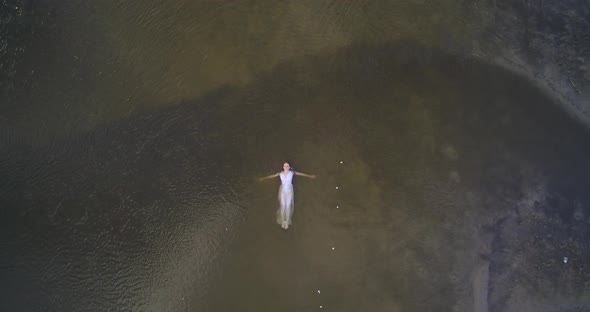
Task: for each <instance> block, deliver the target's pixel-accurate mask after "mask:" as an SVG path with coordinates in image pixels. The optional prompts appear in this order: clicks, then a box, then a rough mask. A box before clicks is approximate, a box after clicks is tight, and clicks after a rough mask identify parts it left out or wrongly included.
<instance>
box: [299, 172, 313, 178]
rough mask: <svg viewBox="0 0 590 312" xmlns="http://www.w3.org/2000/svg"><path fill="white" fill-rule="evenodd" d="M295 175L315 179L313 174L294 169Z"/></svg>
mask: <svg viewBox="0 0 590 312" xmlns="http://www.w3.org/2000/svg"><path fill="white" fill-rule="evenodd" d="M295 175H298V176H302V177H306V178H312V179H315V174H305V173H303V172H299V171H295Z"/></svg>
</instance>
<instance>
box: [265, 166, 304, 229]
mask: <svg viewBox="0 0 590 312" xmlns="http://www.w3.org/2000/svg"><path fill="white" fill-rule="evenodd" d="M293 175H298V176H302V177H307V178H312V179H315V175H313V174H312V175H310V174H305V173H302V172H297V171H293V170H291V166H290V165H289V163H288V162H285V163H284V164H283V171H282V172H279V173H275V174H271V175H269V176H266V177H262V178H259V179H258V181H260V182H262V181H264V180H266V179H271V178H276V177H281V187H280V188H279V202H280V203H281V207H280V208H279V210H278V211H277V223H278V224H280V225H281V227H282V228H283V229H285V230H286V229H288V228H289V225H290V224H291V216H293V208H294V207H293V206H294V202H295V201H294V196H295V194H294V193H293V183H292V181H293Z"/></svg>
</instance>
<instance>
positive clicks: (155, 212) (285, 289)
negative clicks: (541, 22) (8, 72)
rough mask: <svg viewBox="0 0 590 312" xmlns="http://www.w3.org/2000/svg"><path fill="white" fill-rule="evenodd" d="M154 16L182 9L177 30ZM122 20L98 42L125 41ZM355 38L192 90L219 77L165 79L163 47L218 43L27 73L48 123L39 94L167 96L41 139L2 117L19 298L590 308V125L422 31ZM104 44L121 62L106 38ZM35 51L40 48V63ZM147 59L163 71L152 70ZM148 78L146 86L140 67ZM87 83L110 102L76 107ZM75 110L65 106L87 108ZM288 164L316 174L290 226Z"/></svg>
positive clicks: (186, 21)
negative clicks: (420, 38) (392, 38)
mask: <svg viewBox="0 0 590 312" xmlns="http://www.w3.org/2000/svg"><path fill="white" fill-rule="evenodd" d="M227 6H228V7H231V6H232V5H231V4H228V5H227ZM115 7H116V5H115ZM95 8H96V7H93V5H92V4H88V5H87V6H83V5H81V7H79V8H78V7H76V10H81V11H84V10H88V11H93V10H94V9H95ZM150 8H152V7H151V6H149V5H146V7H145V8H144V10H143V11H142V12H144V13H143V14H140V15H139V16H137V17H136V19H135V20H133V22H132V23H131V24H133V25H144V26H145V27H146V29H147V30H157V31H160V32H163V33H166V32H170V33H173V34H177V32H174V29H175V27H180V26H179V25H185V26H187V27H189V26H191V25H192V27H193V28H190V27H189V29H193V31H195V32H199V31H200V30H199V29H202V27H206V26H207V25H211V24H206V23H205V24H198V23H196V24H192V23H190V19H191V17H192V15H190V14H187V15H186V16H183V15H180V17H179V15H178V12H179V11H183V10H184V9H186V8H184V7H182V6H171V7H169V8H168V10H169V12H168V11H166V10H164V11H158V9H154V11H152V10H151V9H150ZM67 9H68V8H67V7H64V8H60V10H56V11H55V12H54V13H55V14H56V17H55V18H56V19H59V18H65V17H64V16H65V15H64V14H65V13H64V12H68V10H67ZM120 9H121V10H122V11H124V10H135V9H134V8H133V7H126V6H123V7H120ZM300 9H303V8H300ZM138 10H139V9H138ZM224 10H226V7H219V6H212V7H211V8H210V11H205V12H204V13H203V16H205V17H211V18H212V19H214V20H217V19H218V18H219V19H222V17H223V14H224V13H223V12H228V11H224ZM252 10H253V9H252ZM268 10H272V8H270V9H268ZM326 10H330V9H326ZM188 11H189V12H190V10H188ZM52 12H53V11H52ZM214 12H218V14H217V15H216V14H214ZM60 14H62V15H60ZM121 14H122V15H121V16H124V14H123V13H121ZM228 14H229V13H228ZM235 14H238V13H235ZM240 14H245V13H243V12H242V13H240ZM252 14H253V13H252ZM342 14H348V13H346V12H343V13H342ZM350 14H352V13H350ZM153 15H156V16H160V17H162V16H164V17H167V19H164V20H165V21H169V22H170V23H172V25H174V26H170V27H171V28H165V27H164V28H160V27H158V26H160V25H161V24H159V23H156V22H155V20H154V17H152V16H153ZM60 16H61V17H60ZM114 16H115V17H113V19H114V20H115V21H117V16H118V15H114ZM240 16H241V15H240ZM119 17H120V16H119ZM176 17H179V18H176ZM78 18H79V19H82V18H81V17H75V19H78ZM203 18H204V17H201V18H200V19H199V20H202V19H203ZM266 18H272V16H266ZM253 20H258V18H256V17H253ZM119 22H121V23H123V21H119ZM75 23H82V22H81V21H77V22H75ZM86 23H87V24H82V25H89V26H88V27H89V29H92V30H96V29H100V28H97V27H98V25H102V26H104V27H113V25H118V24H116V23H113V24H109V23H106V22H105V21H103V20H100V19H89V20H88V21H87V22H86ZM123 24H124V23H123ZM248 25H250V24H248ZM253 25H256V23H253ZM304 26H305V24H304V25H303V26H301V27H304ZM228 27H229V26H228ZM251 27H255V26H251ZM232 29H233V28H232ZM133 31H137V32H138V37H137V38H134V39H135V40H136V41H142V42H143V41H145V42H144V43H145V44H147V43H148V42H149V41H150V40H149V39H150V35H149V33H150V32H149V31H145V32H144V31H143V30H141V29H139V28H138V29H135V30H134V29H125V30H122V32H129V33H133ZM220 31H221V32H223V30H220ZM284 31H285V32H286V33H290V32H291V30H289V29H287V30H284ZM67 32H68V34H69V35H74V34H83V33H85V32H84V30H79V29H68V30H67ZM49 33H50V34H54V35H55V34H57V33H54V32H51V31H49ZM187 33H189V34H190V33H191V32H190V31H187ZM303 33H305V32H303ZM108 34H109V32H105V33H102V34H101V35H100V36H98V37H95V39H96V40H106V39H105V38H109V39H112V40H116V39H117V38H115V39H113V38H110V37H108ZM101 36H104V37H101ZM115 37H116V35H115ZM52 38H53V37H51V36H49V38H47V39H46V40H48V42H49V41H50V39H52ZM124 38H133V36H131V35H130V36H128V37H124ZM156 38H160V39H161V38H162V37H160V36H156ZM265 38H266V37H265ZM312 39H313V38H312ZM312 39H310V40H312ZM187 40H188V39H187ZM211 40H213V39H211ZM216 40H219V42H220V44H221V43H222V42H223V43H224V44H227V42H228V41H225V40H222V39H216ZM136 41H131V42H128V43H127V44H129V47H127V48H126V49H125V51H135V50H133V49H132V48H133V46H135V44H136ZM116 42H118V43H117V44H115V46H118V45H122V44H123V43H124V42H123V41H122V40H121V38H119V41H116ZM281 42H283V41H281ZM343 42H344V43H345V44H342V45H343V46H347V47H346V48H341V49H336V48H333V49H327V51H324V52H323V53H318V54H315V55H314V56H305V57H296V58H294V59H292V60H290V61H289V62H283V63H279V62H278V61H277V62H276V64H278V65H276V66H274V67H273V68H272V70H269V71H268V72H265V73H260V72H257V71H256V73H258V74H257V75H254V74H252V75H250V74H251V73H254V72H255V71H248V73H250V74H249V75H248V78H247V79H245V78H243V79H242V78H240V77H238V78H236V79H238V80H240V79H241V80H242V83H241V84H240V85H238V86H234V87H221V88H218V89H215V91H210V92H207V93H206V95H205V96H199V97H197V98H196V99H195V100H187V101H184V102H182V103H180V104H178V103H177V102H176V101H177V100H178V99H179V98H191V97H193V95H195V94H198V93H199V92H201V91H199V92H197V91H195V90H197V89H198V88H201V87H202V88H203V90H209V89H210V88H211V87H212V86H217V85H222V84H223V83H222V81H225V80H226V79H225V78H215V77H212V78H210V79H211V81H215V83H211V84H209V85H207V86H206V87H205V86H197V87H194V88H196V89H194V88H193V87H187V88H188V89H184V90H185V91H186V90H188V91H186V93H182V92H181V93H180V94H182V96H179V97H175V96H174V95H173V93H174V92H175V91H178V90H183V86H185V87H186V86H187V85H188V81H193V80H194V81H199V79H200V78H198V77H196V76H198V75H200V74H201V73H198V72H195V73H194V75H196V76H195V77H193V78H190V79H189V78H186V76H185V77H184V78H183V79H185V78H186V79H187V80H182V79H180V80H176V81H174V80H173V79H172V78H173V77H174V75H172V76H167V75H166V74H165V73H166V72H167V70H168V69H167V68H166V65H167V64H168V65H169V64H171V61H170V60H169V59H167V60H166V61H162V62H160V61H159V60H160V58H159V57H167V58H174V57H173V56H179V57H178V61H177V62H178V64H177V65H176V66H178V67H177V68H181V67H182V65H181V64H182V63H183V62H182V61H187V62H188V63H184V64H185V65H186V66H187V67H186V71H187V72H189V71H191V70H190V68H191V66H197V65H195V64H196V63H198V62H201V63H202V64H209V65H208V66H213V67H215V66H216V65H211V64H215V60H216V59H215V56H214V55H211V56H210V57H212V58H213V59H212V60H211V59H210V60H208V61H207V60H206V59H205V58H202V59H200V60H190V61H189V57H188V54H190V53H189V52H188V51H185V50H182V49H179V50H175V49H176V48H178V47H177V46H175V45H174V44H172V43H170V45H169V46H166V47H165V48H163V49H162V50H159V51H161V52H162V54H149V53H148V54H142V53H141V51H136V52H137V53H138V54H137V55H136V54H133V53H131V52H129V53H130V54H128V55H127V57H126V58H123V57H121V58H116V57H114V58H112V59H113V60H118V61H117V62H118V63H117V62H115V63H112V64H110V63H101V64H102V65H100V66H106V67H107V68H111V69H113V68H116V69H120V70H122V71H124V72H125V73H126V74H128V75H129V76H125V77H118V75H117V73H116V72H112V71H111V72H108V74H107V72H106V71H102V70H100V69H99V68H97V69H96V70H97V71H98V73H101V72H102V74H98V73H96V72H95V71H90V70H88V68H90V67H91V65H89V64H93V63H85V65H84V66H82V67H83V68H85V69H84V70H82V71H76V66H75V64H77V63H75V61H74V63H70V61H67V59H69V58H70V57H72V58H73V59H74V60H76V58H78V59H80V60H81V61H80V62H81V63H80V64H82V63H83V62H85V61H84V59H83V58H81V56H80V55H78V53H76V54H75V55H69V54H67V53H66V51H65V50H64V48H63V47H53V48H52V49H50V52H48V53H55V55H56V58H57V59H61V58H62V57H63V58H64V59H63V60H64V63H59V62H57V63H56V64H47V65H46V66H48V67H51V66H55V68H56V70H58V71H59V70H64V71H68V75H66V76H67V77H69V78H68V79H66V80H65V81H61V82H59V81H54V80H53V79H52V78H53V77H54V76H51V75H47V76H44V74H43V71H42V72H41V73H39V74H32V76H30V77H31V78H30V80H17V81H21V82H22V81H25V82H26V81H28V82H26V83H24V85H21V86H20V88H19V87H15V90H13V91H10V92H8V93H9V94H10V95H11V96H12V100H14V101H17V100H22V99H29V100H30V103H32V104H31V105H32V106H30V107H27V109H28V110H23V109H22V108H19V107H16V106H10V107H9V108H7V109H5V110H4V111H3V112H5V114H4V116H12V115H9V113H11V114H15V118H16V119H17V120H19V121H18V122H15V124H19V123H20V122H21V121H22V120H25V119H26V118H24V117H23V116H25V113H23V112H24V111H27V112H28V111H30V112H31V113H32V115H31V117H27V118H30V122H32V123H36V122H38V121H39V116H43V114H45V113H46V112H47V111H48V110H51V107H55V104H51V105H49V106H48V107H46V108H42V107H41V106H42V101H40V99H41V98H43V97H44V95H48V96H49V101H50V102H56V101H62V102H63V103H64V104H63V105H66V106H68V105H69V106H68V107H71V108H72V111H73V113H72V112H70V113H72V114H73V115H72V116H76V114H78V113H79V114H81V115H83V116H85V117H83V118H88V116H90V115H91V113H89V111H88V110H92V109H105V110H107V111H109V113H105V114H106V115H109V114H111V115H112V116H120V115H121V112H117V110H119V109H121V110H123V109H125V110H128V109H129V108H130V107H132V106H133V105H128V104H124V105H123V104H121V106H118V105H119V104H120V103H122V102H124V97H126V96H129V95H128V94H132V95H133V96H137V97H135V98H133V99H132V101H136V103H143V101H144V100H145V101H146V102H147V103H148V104H145V105H148V106H149V105H151V106H159V105H162V106H164V105H166V107H164V108H160V109H154V110H153V111H152V112H150V113H145V112H143V113H134V114H133V113H131V114H129V116H128V117H126V118H121V119H119V120H116V121H111V122H109V123H101V124H100V125H98V126H93V127H89V128H92V129H91V130H89V131H87V132H83V133H82V134H76V133H72V134H71V135H70V136H69V137H67V138H63V139H61V140H57V141H52V143H47V144H44V145H42V146H40V147H34V148H33V147H23V145H26V144H22V142H20V141H18V140H15V139H14V138H15V137H18V136H19V135H20V132H19V131H22V132H27V131H28V130H26V129H24V130H23V129H20V128H18V129H14V128H10V129H11V130H10V131H11V132H5V133H4V135H5V140H4V141H3V142H2V143H3V145H2V154H1V156H0V176H1V177H2V179H1V180H0V185H1V187H0V194H1V196H0V206H1V207H3V217H2V221H3V223H2V225H1V226H0V228H1V230H0V231H1V232H0V237H2V238H1V240H0V244H1V249H0V250H1V251H2V255H1V258H0V259H1V260H0V261H1V262H0V274H1V280H2V281H3V283H4V286H6V287H4V289H5V290H4V291H3V293H2V300H0V302H1V303H0V304H1V307H2V310H7V311H12V310H37V309H42V310H46V309H49V310H64V311H68V310H85V309H87V310H108V309H117V310H150V311H177V310H180V311H183V310H187V311H193V310H204V311H267V310H279V311H312V310H314V311H319V310H329V311H477V312H481V311H539V310H548V309H549V310H550V309H554V308H555V309H557V308H556V307H559V308H564V309H575V308H580V309H582V308H583V307H584V306H583V304H584V303H585V302H584V301H583V300H584V299H583V296H584V295H585V294H586V288H585V287H586V285H587V283H588V281H589V280H590V276H588V273H587V272H589V270H588V269H589V268H588V263H590V251H589V249H588V241H587V237H590V236H589V235H590V233H589V232H588V231H589V230H588V229H589V228H590V227H588V223H589V222H590V218H589V215H590V211H589V209H588V207H589V204H590V195H588V193H587V191H586V189H585V188H586V186H587V185H588V184H589V181H588V180H589V176H590V167H589V166H588V165H587V162H586V161H585V160H586V159H585V156H586V155H587V154H588V153H589V152H590V144H588V143H587V142H588V139H587V138H588V132H587V131H586V130H584V129H581V128H580V127H578V126H577V125H575V124H574V123H573V122H572V121H571V120H569V119H568V118H566V116H565V115H564V114H563V113H561V112H560V111H559V110H558V109H557V108H556V106H555V105H553V104H552V103H550V101H549V100H548V99H546V98H545V97H544V96H542V94H541V92H539V90H535V89H534V88H532V87H530V86H529V85H527V84H526V83H525V82H523V81H521V80H519V79H518V78H515V77H513V76H511V75H509V74H507V73H505V72H501V71H498V70H496V69H493V68H490V67H487V66H483V65H481V64H477V63H475V62H472V61H469V60H457V59H454V58H452V57H449V56H445V55H443V54H441V53H440V52H438V51H436V50H432V49H427V48H424V47H419V46H417V45H416V44H414V43H412V42H403V41H396V43H392V44H375V45H372V44H356V45H351V46H348V43H349V42H348V41H343ZM156 43H158V44H162V42H156ZM252 44H256V45H258V44H262V43H252ZM71 45H75V43H68V44H67V45H66V46H71ZM138 46H142V45H138ZM279 46H280V45H279ZM339 47H340V46H339ZM106 48H108V47H105V49H106ZM203 49H206V48H205V47H203ZM286 49H287V50H288V49H294V47H286ZM189 50H190V49H189ZM222 50H223V49H222ZM51 51H53V52H51ZM76 51H77V52H79V51H80V50H76ZM169 51H177V52H178V54H172V55H168V53H167V52H169ZM31 53H32V52H31ZM25 54H26V53H25ZM279 54H280V53H279ZM89 55H90V54H89ZM91 55H94V57H96V58H102V57H104V58H105V59H110V56H109V54H108V53H107V52H106V51H102V50H101V51H100V52H98V53H96V54H91ZM134 55H135V56H137V58H135V57H132V56H134ZM33 56H34V55H33V54H31V55H29V56H26V57H24V58H23V59H24V60H29V61H31V60H32V61H33V63H34V64H38V62H40V61H38V60H34V58H33ZM290 56H297V55H290ZM27 57H29V58H31V59H28V58H27ZM219 59H223V58H219ZM219 59H217V60H219ZM95 60H98V59H95ZM35 62H37V63H35ZM97 62H98V61H97ZM133 62H138V63H142V64H146V68H147V69H146V68H144V69H143V70H145V71H141V70H140V71H134V69H137V68H139V67H137V66H138V64H136V63H133ZM191 62H195V63H191ZM236 62H237V63H239V64H244V62H238V61H236ZM98 63H100V62H98ZM237 63H236V64H237ZM64 64H67V66H65V65H64ZM71 64H74V65H71ZM105 64H106V65H105ZM172 64H174V62H172ZM191 64H192V65H191ZM62 65H63V66H62ZM229 65H231V64H229ZM229 65H228V64H224V65H223V66H222V65H218V66H220V67H225V66H229ZM72 66H73V67H72ZM97 66H99V65H97ZM149 66H154V67H151V68H150V67H149ZM269 69H270V67H269ZM70 70H72V72H71V73H70V72H69V71H70ZM172 71H174V70H172ZM49 72H51V71H49ZM45 73H47V72H45ZM90 73H94V74H97V75H99V76H100V77H102V78H96V77H95V76H92V77H93V78H89V77H90V76H89V75H90ZM146 73H148V74H147V75H144V74H146ZM70 74H71V75H70ZM94 74H93V75H94ZM35 75H40V76H35ZM64 75H65V74H64ZM103 75H105V76H103ZM220 75H221V74H220ZM144 76H145V77H144ZM156 76H161V77H164V78H163V80H164V81H159V80H158V79H155V78H154V77H156ZM15 77H20V76H18V75H16V76H13V77H12V78H15ZM130 77H131V78H130ZM140 77H143V78H141V79H145V81H142V82H141V83H139V84H138V85H141V86H143V87H142V88H138V89H137V90H136V89H135V88H134V87H131V88H130V87H129V86H127V85H126V84H125V83H123V82H128V81H129V80H128V79H131V80H132V78H133V79H134V78H138V79H139V78H140ZM85 79H90V80H91V81H93V82H94V83H93V84H87V83H86V82H84V81H85ZM101 79H104V80H101ZM99 81H103V83H104V84H101V83H100V82H99ZM113 81H115V82H119V83H120V84H117V83H113ZM74 82H75V83H74ZM160 82H161V83H162V85H159V83H160ZM70 83H73V84H71V85H69V84H70ZM174 83H176V86H177V87H175V88H172V87H170V85H171V84H174ZM37 86H38V87H37ZM89 86H90V87H89ZM150 88H154V90H153V92H154V93H157V94H158V96H153V95H154V93H150V92H149V91H150ZM189 89H190V90H189ZM41 90H44V91H41ZM47 90H53V91H52V92H48V91H47ZM121 90H125V91H128V93H126V92H123V91H121ZM103 91H108V92H106V94H103ZM28 92H31V93H30V94H29V93H28ZM203 93H205V92H204V91H203ZM99 94H100V96H99ZM95 96H96V97H95ZM152 96H153V97H152ZM80 98H86V99H87V100H88V101H90V102H92V101H97V102H96V103H95V104H96V106H85V105H82V104H76V100H78V99H80ZM98 99H100V100H98ZM130 101H131V100H130ZM102 102H104V103H113V104H108V105H107V104H104V105H103V104H101V103H102ZM15 103H17V102H15ZM84 103H88V102H84ZM138 105H144V104H138ZM125 113H126V112H125ZM19 114H21V115H19ZM96 114H97V115H101V114H102V113H98V112H97V113H96ZM72 116H69V115H68V116H67V117H64V120H67V121H71V122H73V123H76V122H80V119H76V118H75V117H72ZM101 116H102V117H101V118H99V119H101V120H102V118H103V117H104V116H103V115H101ZM106 119H109V118H106ZM56 120H59V118H58V119H56ZM82 120H84V119H82ZM43 127H48V128H50V129H52V131H54V132H58V131H59V130H56V129H55V128H56V126H55V124H51V123H48V124H46V125H45V126H40V129H43ZM64 127H65V128H67V129H68V130H67V131H71V130H72V129H74V128H76V127H74V126H71V125H64ZM82 128H83V127H82ZM67 131H66V132H67ZM40 135H41V134H40ZM24 136H25V137H26V136H27V135H24ZM285 160H289V161H290V162H291V164H292V165H293V166H294V167H295V170H301V171H303V172H312V173H317V174H318V175H319V177H318V179H316V180H309V179H298V178H295V180H294V184H295V186H294V187H295V189H296V190H295V193H296V194H297V195H296V198H295V207H296V208H295V209H296V210H295V214H294V221H293V226H291V227H289V230H287V231H285V230H283V229H281V228H280V227H279V226H278V225H276V223H275V222H274V212H275V210H276V208H277V205H278V203H277V201H276V191H277V187H278V183H279V182H278V181H273V182H266V183H262V184H261V183H258V182H256V180H255V178H256V177H257V176H262V175H267V174H271V173H275V172H277V171H279V170H280V169H281V165H282V163H283V161H285ZM336 187H338V188H337V189H336ZM564 257H567V258H568V262H567V263H564V262H563V259H564Z"/></svg>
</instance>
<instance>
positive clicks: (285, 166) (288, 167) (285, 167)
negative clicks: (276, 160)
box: [283, 163, 291, 171]
mask: <svg viewBox="0 0 590 312" xmlns="http://www.w3.org/2000/svg"><path fill="white" fill-rule="evenodd" d="M289 169H291V166H289V163H284V164H283V170H285V171H287V170H289Z"/></svg>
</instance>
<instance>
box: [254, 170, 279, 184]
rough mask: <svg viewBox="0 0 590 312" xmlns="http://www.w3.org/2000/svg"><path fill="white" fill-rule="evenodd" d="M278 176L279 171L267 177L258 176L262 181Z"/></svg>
mask: <svg viewBox="0 0 590 312" xmlns="http://www.w3.org/2000/svg"><path fill="white" fill-rule="evenodd" d="M278 176H279V173H278V172H277V173H275V174H271V175H269V176H266V177H262V178H258V182H262V181H264V180H266V179H272V178H276V177H278Z"/></svg>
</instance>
